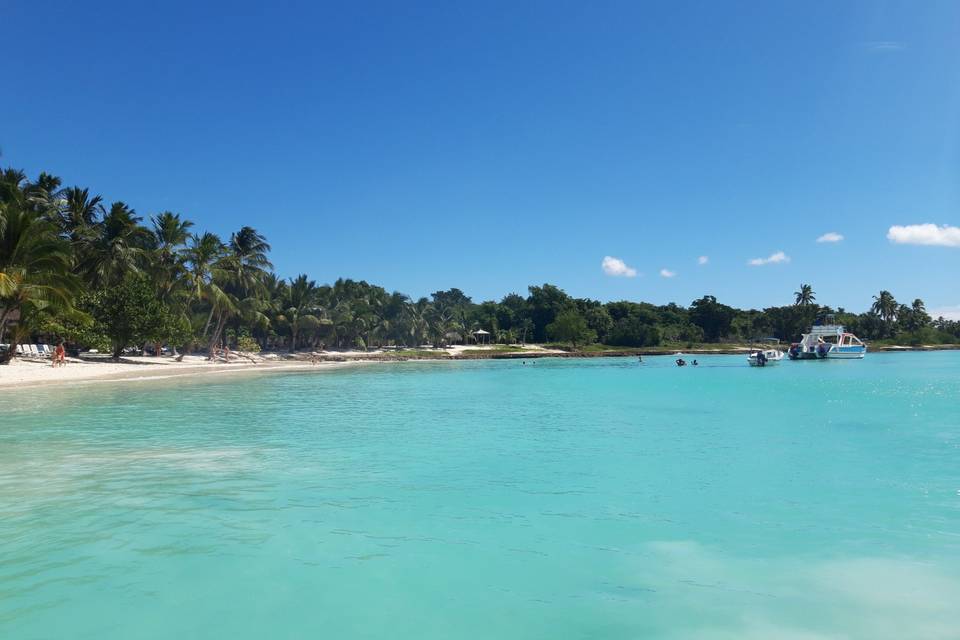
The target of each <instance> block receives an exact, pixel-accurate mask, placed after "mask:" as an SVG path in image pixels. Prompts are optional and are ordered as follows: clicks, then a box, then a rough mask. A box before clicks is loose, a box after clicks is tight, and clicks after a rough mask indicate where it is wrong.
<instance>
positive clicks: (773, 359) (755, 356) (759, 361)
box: [747, 349, 783, 367]
mask: <svg viewBox="0 0 960 640" xmlns="http://www.w3.org/2000/svg"><path fill="white" fill-rule="evenodd" d="M781 360H783V351H780V350H779V349H757V350H756V351H754V352H753V353H751V354H750V355H748V356H747V362H748V363H749V364H750V366H751V367H766V366H769V365H771V364H777V363H778V362H780V361H781Z"/></svg>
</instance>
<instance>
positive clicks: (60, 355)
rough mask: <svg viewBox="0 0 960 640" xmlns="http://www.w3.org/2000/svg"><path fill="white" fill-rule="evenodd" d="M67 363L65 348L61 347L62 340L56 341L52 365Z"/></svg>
mask: <svg viewBox="0 0 960 640" xmlns="http://www.w3.org/2000/svg"><path fill="white" fill-rule="evenodd" d="M66 364H67V353H66V349H64V348H63V340H61V341H59V342H58V343H57V346H56V347H55V348H54V350H53V366H54V367H63V366H66Z"/></svg>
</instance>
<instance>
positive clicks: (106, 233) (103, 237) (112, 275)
mask: <svg viewBox="0 0 960 640" xmlns="http://www.w3.org/2000/svg"><path fill="white" fill-rule="evenodd" d="M136 213H137V212H136V211H134V210H133V209H131V208H130V207H129V206H127V205H126V204H125V203H123V202H114V203H113V204H112V205H110V211H109V212H108V213H107V215H106V216H104V218H103V221H102V222H100V223H95V224H93V225H90V226H88V227H87V229H88V230H90V231H93V230H95V231H96V233H87V234H84V237H82V238H81V239H79V240H78V241H77V254H78V257H79V260H80V264H79V269H80V272H81V273H82V274H83V275H84V276H85V277H86V279H87V281H88V282H90V283H92V284H93V285H94V286H99V287H109V286H113V285H116V284H118V283H119V282H120V281H121V280H122V279H123V277H124V275H125V274H127V273H131V272H133V273H135V272H138V271H139V270H140V267H141V266H142V265H143V263H144V258H145V252H146V249H147V247H148V246H149V243H150V240H151V235H150V232H149V231H148V230H147V229H145V228H144V227H142V226H140V221H141V220H142V218H140V217H139V216H137V215H136Z"/></svg>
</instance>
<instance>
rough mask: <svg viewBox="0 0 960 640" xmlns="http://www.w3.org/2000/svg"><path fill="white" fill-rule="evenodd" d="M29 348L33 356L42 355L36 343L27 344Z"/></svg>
mask: <svg viewBox="0 0 960 640" xmlns="http://www.w3.org/2000/svg"><path fill="white" fill-rule="evenodd" d="M27 348H28V349H30V355H31V356H37V357H39V356H40V350H39V349H37V345H35V344H28V345H27Z"/></svg>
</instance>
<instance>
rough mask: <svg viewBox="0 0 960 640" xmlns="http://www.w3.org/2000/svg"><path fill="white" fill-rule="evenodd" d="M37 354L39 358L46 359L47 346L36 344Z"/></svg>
mask: <svg viewBox="0 0 960 640" xmlns="http://www.w3.org/2000/svg"><path fill="white" fill-rule="evenodd" d="M37 353H38V354H40V357H41V358H46V357H47V345H45V344H38V345H37Z"/></svg>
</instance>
